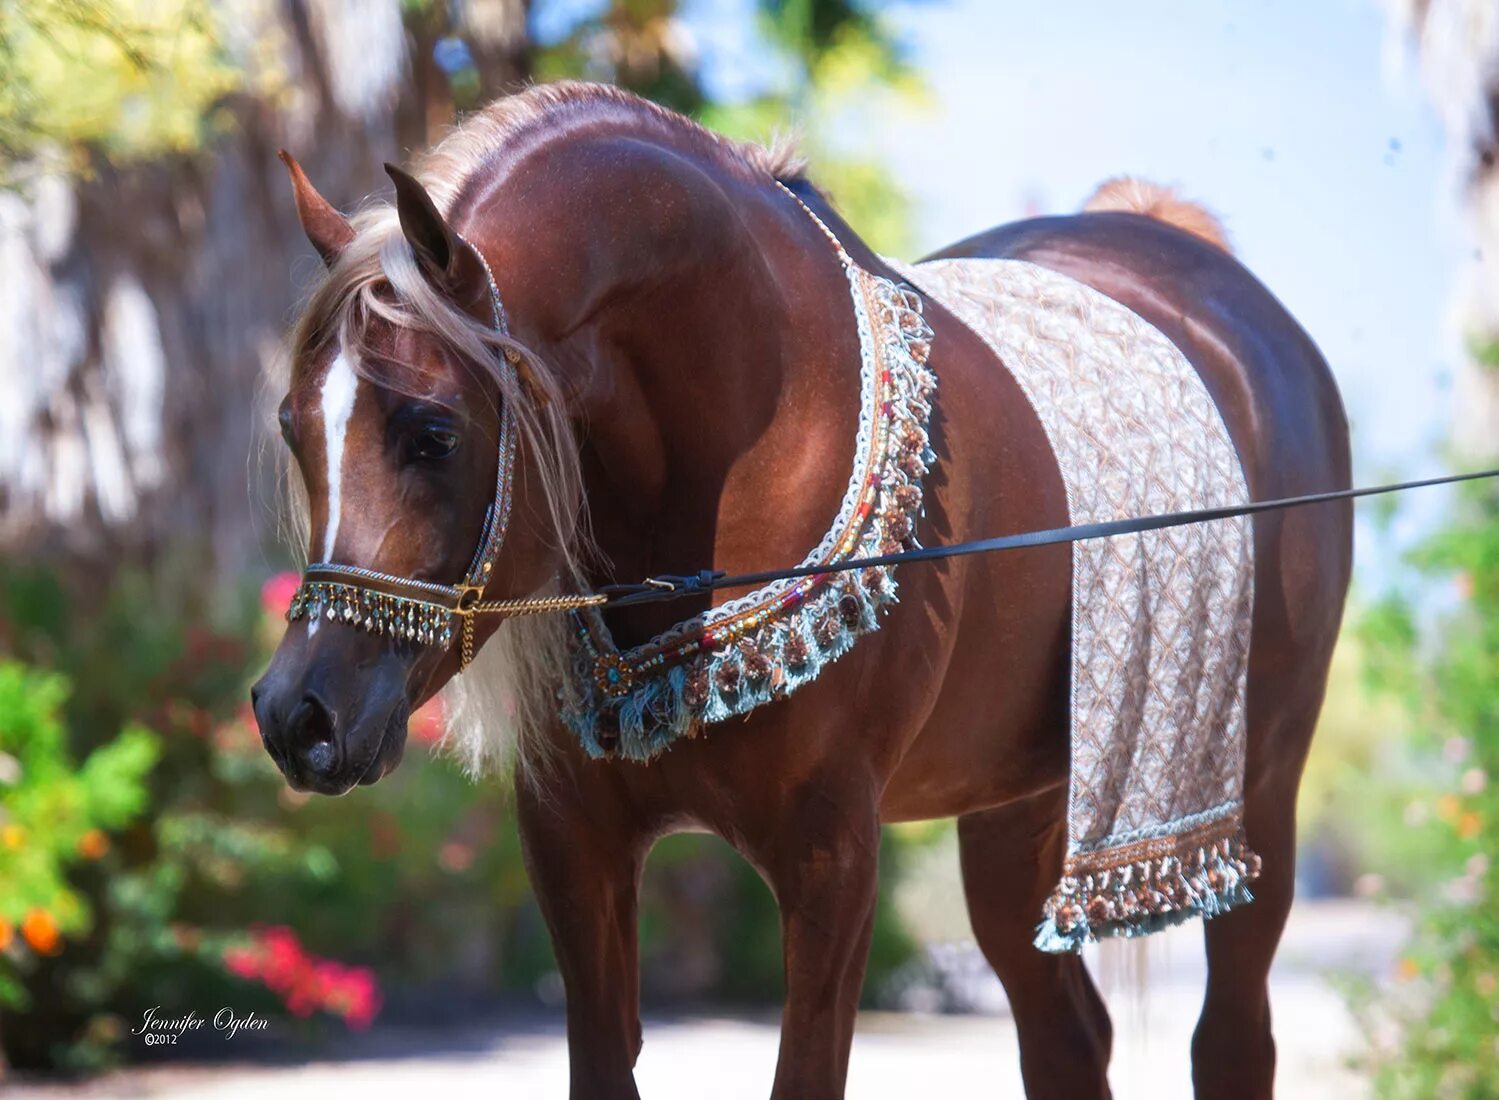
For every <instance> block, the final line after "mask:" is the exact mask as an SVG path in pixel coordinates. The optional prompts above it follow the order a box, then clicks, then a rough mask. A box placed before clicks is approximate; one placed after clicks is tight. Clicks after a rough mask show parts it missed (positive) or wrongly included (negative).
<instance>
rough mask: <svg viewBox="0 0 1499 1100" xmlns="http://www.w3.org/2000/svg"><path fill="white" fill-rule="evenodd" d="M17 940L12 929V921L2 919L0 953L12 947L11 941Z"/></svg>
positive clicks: (0, 921)
mask: <svg viewBox="0 0 1499 1100" xmlns="http://www.w3.org/2000/svg"><path fill="white" fill-rule="evenodd" d="M14 938H15V932H14V931H13V930H12V929H11V926H10V921H8V920H6V919H5V918H4V917H0V951H4V950H5V949H6V948H7V947H9V946H10V941H11V940H12V939H14Z"/></svg>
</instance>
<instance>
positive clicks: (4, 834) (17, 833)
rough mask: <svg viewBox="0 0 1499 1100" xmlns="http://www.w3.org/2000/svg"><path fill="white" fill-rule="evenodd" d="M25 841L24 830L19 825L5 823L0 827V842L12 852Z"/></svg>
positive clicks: (17, 849)
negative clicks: (5, 824) (3, 826)
mask: <svg viewBox="0 0 1499 1100" xmlns="http://www.w3.org/2000/svg"><path fill="white" fill-rule="evenodd" d="M25 843H26V830H25V829H24V828H22V827H21V826H20V825H7V826H6V827H5V828H3V829H0V844H4V845H5V846H6V847H7V848H9V849H10V850H11V851H12V852H15V851H19V850H20V847H21V845H23V844H25Z"/></svg>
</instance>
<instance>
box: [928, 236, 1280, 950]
mask: <svg viewBox="0 0 1499 1100" xmlns="http://www.w3.org/2000/svg"><path fill="white" fill-rule="evenodd" d="M899 269H900V270H901V272H902V274H903V275H904V276H905V277H906V278H907V279H908V280H909V281H910V282H911V283H912V284H914V285H915V286H917V287H919V288H920V289H921V290H922V291H924V292H925V293H926V294H927V295H928V296H929V297H931V298H933V299H935V300H936V301H938V302H940V303H941V304H942V305H944V306H945V307H947V309H948V310H949V311H950V312H952V313H953V314H955V315H956V316H957V317H958V318H960V319H961V320H962V321H963V322H964V323H965V324H966V325H967V326H968V327H969V328H971V329H972V330H973V331H974V333H975V334H976V335H978V336H979V337H980V338H981V339H983V340H984V342H985V343H987V344H988V346H989V347H990V348H991V349H992V350H993V352H994V354H995V356H996V357H997V358H998V359H999V360H1000V362H1001V363H1002V364H1003V365H1004V367H1005V369H1007V370H1009V371H1010V373H1011V374H1012V375H1014V377H1015V379H1016V381H1017V382H1019V384H1020V386H1021V388H1022V389H1023V390H1024V391H1025V393H1026V395H1027V397H1028V398H1029V399H1030V402H1031V404H1032V405H1033V406H1034V408H1035V411H1036V414H1037V416H1038V417H1039V418H1040V420H1041V423H1042V424H1043V425H1044V427H1045V430H1046V434H1047V436H1048V437H1049V439H1050V442H1051V446H1052V449H1053V451H1054V452H1055V454H1056V460H1057V465H1058V466H1059V467H1060V469H1061V473H1062V478H1063V482H1064V484H1065V487H1066V493H1067V505H1068V510H1069V513H1070V520H1071V522H1072V523H1074V524H1081V523H1093V522H1100V521H1105V520H1114V519H1123V518H1127V517H1131V516H1144V515H1152V514H1156V513H1161V512H1170V511H1182V510H1187V509H1197V508H1210V507H1220V506H1226V505H1234V504H1240V503H1243V502H1245V501H1247V500H1248V499H1249V495H1248V489H1247V486H1246V483H1245V479H1244V473H1243V470H1242V469H1241V467H1240V464H1239V459H1238V455H1237V453H1236V451H1235V449H1234V445H1233V442H1232V440H1231V439H1230V438H1229V435H1228V430H1227V429H1226V427H1225V426H1224V423H1223V419H1222V417H1221V416H1220V415H1219V413H1218V410H1217V407H1216V406H1215V405H1214V403H1213V400H1212V398H1211V396H1210V395H1209V394H1208V392H1207V389H1206V387H1205V386H1204V385H1203V383H1202V380H1201V379H1200V378H1199V377H1198V375H1197V372H1196V371H1195V370H1194V369H1193V368H1192V366H1191V364H1190V363H1188V362H1187V360H1186V358H1185V356H1183V355H1182V353H1181V352H1180V351H1179V350H1178V349H1177V348H1176V347H1175V346H1174V345H1172V344H1171V342H1170V341H1168V340H1167V339H1166V337H1165V336H1163V335H1162V334H1161V333H1160V332H1159V331H1158V330H1156V329H1155V328H1153V327H1152V326H1151V325H1149V324H1148V323H1146V322H1145V321H1144V320H1143V319H1141V318H1140V317H1139V316H1137V315H1136V314H1135V313H1133V312H1132V311H1130V310H1129V309H1127V308H1126V307H1124V306H1122V305H1120V304H1119V303H1118V302H1115V301H1114V300H1113V299H1111V298H1108V297H1106V296H1105V295H1103V294H1100V293H1099V292H1097V291H1095V290H1093V289H1091V288H1090V287H1086V286H1084V285H1082V284H1081V283H1078V282H1076V281H1075V280H1073V279H1070V278H1067V277H1066V276H1064V275H1060V274H1058V273H1056V272H1053V271H1050V270H1047V269H1045V268H1042V267H1038V266H1036V265H1034V264H1029V263H1025V262H1021V261H1016V260H993V259H975V260H940V261H934V262H931V263H925V264H921V265H919V266H917V267H914V268H910V267H900V268H899ZM1072 568H1073V581H1072V586H1073V601H1072V706H1071V719H1072V730H1071V738H1072V740H1071V748H1072V759H1071V774H1070V781H1069V790H1068V811H1067V834H1068V835H1067V852H1066V857H1065V862H1064V866H1063V877H1062V880H1061V882H1060V883H1059V884H1058V885H1057V888H1056V890H1055V891H1054V893H1053V894H1052V896H1051V898H1050V899H1049V900H1048V902H1047V903H1046V907H1045V911H1044V913H1043V915H1042V922H1041V925H1040V928H1039V931H1038V934H1037V937H1036V946H1037V947H1039V948H1041V949H1042V950H1046V951H1070V950H1076V949H1077V948H1079V947H1081V946H1082V944H1084V943H1086V942H1090V941H1093V940H1095V939H1098V938H1100V937H1103V936H1118V935H1124V936H1133V935H1142V934H1145V933H1149V932H1153V931H1156V930H1157V929H1159V928H1162V927H1165V926H1167V925H1170V924H1175V923H1178V922H1179V921H1181V920H1184V919H1187V918H1189V917H1192V916H1196V915H1199V914H1200V915H1203V916H1207V917H1211V916H1214V915H1216V914H1217V913H1220V912H1224V911H1226V910H1227V909H1229V908H1230V907H1232V906H1234V905H1237V904H1241V903H1244V902H1247V901H1249V900H1251V897H1250V894H1249V891H1248V889H1247V883H1248V882H1249V881H1250V880H1252V879H1253V878H1254V877H1255V876H1256V875H1257V874H1258V870H1259V860H1258V858H1257V857H1256V856H1255V855H1254V854H1253V853H1252V852H1250V851H1249V849H1248V848H1247V846H1246V844H1245V840H1244V834H1243V824H1242V810H1243V785H1244V690H1245V678H1246V671H1247V667H1248V656H1249V634H1250V620H1251V613H1252V609H1253V594H1254V549H1253V529H1252V525H1251V523H1250V521H1249V520H1248V519H1244V518H1239V519H1224V520H1217V521H1214V522H1212V523H1203V524H1195V525H1192V526H1188V527H1179V528H1175V529H1172V530H1165V531H1153V532H1148V533H1144V534H1136V535H1122V536H1118V537H1115V538H1110V539H1106V540H1099V541H1093V542H1080V543H1074V544H1073V547H1072Z"/></svg>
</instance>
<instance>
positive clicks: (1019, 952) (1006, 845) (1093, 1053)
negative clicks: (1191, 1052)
mask: <svg viewBox="0 0 1499 1100" xmlns="http://www.w3.org/2000/svg"><path fill="white" fill-rule="evenodd" d="M1065 799H1066V791H1065V790H1059V791H1051V792H1047V793H1046V794H1042V795H1037V796H1035V797H1033V798H1029V799H1026V800H1023V801H1021V802H1017V803H1013V804H1011V805H1008V806H1003V807H1000V808H998V809H994V810H986V811H984V812H982V813H976V814H969V815H967V816H966V817H962V818H959V819H958V844H959V849H960V852H961V855H962V865H963V890H964V893H965V895H966V896H967V899H968V914H969V919H970V920H971V922H972V924H973V934H974V937H975V939H977V940H978V945H979V948H980V950H982V951H983V953H984V957H985V958H986V959H987V960H988V961H989V965H990V966H991V967H993V968H994V972H995V974H997V975H998V976H999V980H1000V981H1001V982H1002V983H1003V984H1004V987H1005V994H1006V996H1007V997H1008V998H1009V1001H1010V1011H1011V1013H1012V1015H1013V1016H1014V1019H1015V1029H1016V1032H1017V1035H1018V1038H1019V1041H1020V1072H1021V1076H1022V1077H1023V1079H1024V1081H1025V1094H1026V1096H1027V1097H1029V1098H1030V1100H1045V1098H1048V1097H1056V1098H1058V1100H1093V1098H1100V1097H1101V1098H1107V1097H1108V1096H1109V1095H1110V1092H1109V1082H1108V1065H1109V1054H1110V1050H1111V1048H1112V1044H1113V1027H1112V1024H1111V1023H1110V1021H1109V1013H1108V1009H1107V1008H1106V1007H1105V1006H1104V1002H1103V998H1102V997H1100V996H1099V994H1098V990H1097V989H1096V988H1095V987H1094V985H1093V980H1092V978H1091V977H1090V976H1089V974H1088V971H1087V969H1086V968H1085V967H1084V966H1083V961H1082V959H1081V958H1080V957H1079V956H1077V955H1050V954H1046V953H1044V952H1041V951H1038V950H1037V949H1036V948H1035V947H1034V946H1033V945H1032V942H1031V941H1032V940H1033V939H1034V937H1035V932H1036V923H1037V921H1038V920H1039V919H1040V913H1041V906H1042V904H1043V903H1044V902H1045V900H1046V897H1047V895H1048V894H1049V893H1050V891H1051V889H1052V887H1053V886H1054V885H1055V884H1056V879H1057V877H1058V876H1059V875H1060V874H1061V866H1062V849H1063V845H1064V843H1065V836H1064V832H1063V830H1062V829H1061V828H1060V827H1059V823H1060V822H1062V821H1063V820H1065V817H1066V813H1065V806H1064V804H1063V803H1064V802H1065Z"/></svg>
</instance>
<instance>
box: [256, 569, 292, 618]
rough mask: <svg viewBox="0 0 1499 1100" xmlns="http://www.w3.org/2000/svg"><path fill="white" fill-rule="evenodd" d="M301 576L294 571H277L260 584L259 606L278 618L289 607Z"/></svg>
mask: <svg viewBox="0 0 1499 1100" xmlns="http://www.w3.org/2000/svg"><path fill="white" fill-rule="evenodd" d="M301 583H302V578H301V577H299V576H297V575H296V574H295V573H277V574H276V575H275V576H273V577H270V578H268V579H267V580H266V582H265V583H264V584H263V585H261V586H260V606H261V607H262V608H264V609H265V613H266V614H267V615H271V616H273V617H275V618H278V619H279V618H280V617H281V616H282V615H285V614H286V610H287V608H289V607H291V598H292V594H293V593H294V592H296V590H297V585H299V584H301Z"/></svg>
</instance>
